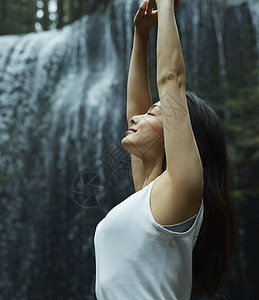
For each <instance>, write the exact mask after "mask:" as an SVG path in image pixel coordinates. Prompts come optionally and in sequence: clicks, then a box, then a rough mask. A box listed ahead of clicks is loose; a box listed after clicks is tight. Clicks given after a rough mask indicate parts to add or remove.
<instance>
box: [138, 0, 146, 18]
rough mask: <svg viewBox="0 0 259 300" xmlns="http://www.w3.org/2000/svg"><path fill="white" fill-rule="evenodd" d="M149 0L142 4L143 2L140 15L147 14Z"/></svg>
mask: <svg viewBox="0 0 259 300" xmlns="http://www.w3.org/2000/svg"><path fill="white" fill-rule="evenodd" d="M147 2H148V1H147V0H146V1H144V2H143V3H142V4H141V6H140V8H139V10H138V15H139V16H140V17H143V16H144V14H145V11H146V9H147V4H148V3H147Z"/></svg>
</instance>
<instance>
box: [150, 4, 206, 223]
mask: <svg viewBox="0 0 259 300" xmlns="http://www.w3.org/2000/svg"><path fill="white" fill-rule="evenodd" d="M175 5H176V3H175V1H174V0H156V3H155V2H154V0H150V1H149V7H148V11H151V9H152V8H154V7H157V11H158V36H157V87H158V93H159V97H160V102H161V106H162V115H163V128H164V143H165V153H166V160H167V169H166V172H167V175H168V178H169V181H170V182H171V184H170V186H171V187H172V198H173V199H175V200H174V201H175V208H177V207H178V208H179V209H175V210H174V211H175V212H176V213H178V214H184V211H185V209H184V207H186V206H190V205H191V206H193V211H196V208H198V207H199V206H200V202H201V197H202V194H203V169H202V163H201V159H200V155H199V151H198V147H197V145H196V141H195V137H194V134H193V130H192V126H191V121H190V116H189V111H188V107H187V101H186V86H185V80H186V76H185V67H184V60H183V54H182V49H181V44H180V39H179V34H178V28H177V24H176V19H175V13H174V8H175ZM184 203H185V204H184ZM180 207H181V209H180ZM172 219H173V218H172Z"/></svg>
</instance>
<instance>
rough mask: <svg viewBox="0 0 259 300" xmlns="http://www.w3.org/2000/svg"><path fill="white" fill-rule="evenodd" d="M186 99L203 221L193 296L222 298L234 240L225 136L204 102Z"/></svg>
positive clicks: (195, 257)
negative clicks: (199, 176) (199, 166)
mask: <svg viewBox="0 0 259 300" xmlns="http://www.w3.org/2000/svg"><path fill="white" fill-rule="evenodd" d="M186 98H187V105H188V110H189V114H190V119H191V124H192V129H193V132H194V136H195V139H196V143H197V146H198V149H199V153H200V157H201V161H202V165H203V174H204V194H203V203H204V217H203V222H202V225H201V229H200V233H199V236H198V238H197V241H196V244H195V247H194V249H193V284H192V295H193V296H200V295H207V296H208V297H215V296H216V297H217V296H223V295H224V292H225V282H226V278H227V275H228V273H231V274H232V275H234V271H233V268H232V255H233V250H234V247H235V243H236V237H237V233H236V232H237V229H236V228H237V226H236V212H235V208H234V203H233V199H232V197H231V180H230V171H229V162H228V155H227V148H226V140H225V134H224V130H223V126H222V122H221V119H220V118H219V117H218V116H217V114H216V113H215V112H214V110H213V109H212V108H211V107H210V106H208V105H207V104H206V103H205V101H203V100H202V99H200V98H198V97H197V96H196V95H195V94H194V93H193V92H189V91H187V92H186ZM165 167H166V159H165V160H164V163H163V169H165ZM234 278H235V275H234Z"/></svg>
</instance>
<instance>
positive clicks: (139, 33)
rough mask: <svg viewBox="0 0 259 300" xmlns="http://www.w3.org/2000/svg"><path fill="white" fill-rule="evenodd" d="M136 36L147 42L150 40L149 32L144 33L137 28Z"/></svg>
mask: <svg viewBox="0 0 259 300" xmlns="http://www.w3.org/2000/svg"><path fill="white" fill-rule="evenodd" d="M134 35H135V36H137V37H139V38H141V39H143V40H145V41H148V40H149V32H145V31H142V30H140V29H138V28H137V27H135V30H134Z"/></svg>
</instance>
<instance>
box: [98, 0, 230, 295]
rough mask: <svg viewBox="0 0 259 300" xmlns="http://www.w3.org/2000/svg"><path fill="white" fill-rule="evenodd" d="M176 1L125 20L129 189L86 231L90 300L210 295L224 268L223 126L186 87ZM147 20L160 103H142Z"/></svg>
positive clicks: (147, 97) (149, 4)
mask: <svg viewBox="0 0 259 300" xmlns="http://www.w3.org/2000/svg"><path fill="white" fill-rule="evenodd" d="M178 4H179V1H174V0H156V1H154V0H149V1H144V3H143V4H142V5H141V6H140V8H139V10H138V12H137V14H136V16H135V19H134V22H135V33H134V43H133V52H132V58H131V63H130V70H129V77H128V88H127V120H128V126H129V130H128V131H127V133H126V136H125V137H124V138H123V140H122V145H123V147H124V149H125V150H126V151H128V152H129V153H130V154H131V161H132V173H133V180H134V186H135V190H136V193H134V194H133V195H131V196H130V197H128V198H127V199H126V200H124V201H123V202H121V203H120V204H119V205H117V206H116V207H115V208H113V209H112V210H111V211H110V212H109V213H108V214H107V216H106V217H105V218H104V219H103V220H102V221H101V222H100V223H99V224H98V226H97V228H96V234H95V250H96V295H97V299H98V300H101V299H104V300H110V299H112V300H115V299H118V300H126V299H129V300H133V299H136V300H137V299H141V300H151V299H154V300H159V299H163V300H173V299H178V300H187V299H190V297H191V294H193V295H203V294H206V295H208V296H214V295H217V294H219V292H220V291H221V288H222V285H223V284H224V281H225V279H226V275H227V273H228V271H229V270H230V269H231V255H232V251H233V245H234V233H235V224H234V212H233V205H232V201H231V197H230V194H229V175H228V161H227V152H226V144H225V139H224V133H223V129H222V125H221V122H220V120H219V118H218V117H217V116H216V114H215V112H214V111H213V110H212V109H211V108H210V107H208V106H207V105H206V104H205V102H204V101H202V100H201V99H199V98H198V97H197V96H195V94H193V93H190V92H186V89H185V79H186V76H185V68H184V61H183V55H182V51H181V45H180V41H179V35H178V29H177V25H176V20H175V15H174V11H175V9H176V7H177V6H178ZM153 9H156V10H153ZM157 20H158V36H157V87H158V93H159V98H160V101H158V102H156V103H155V105H152V100H151V99H152V98H151V93H150V88H149V79H148V67H147V45H148V40H149V32H150V30H151V28H152V27H153V26H154V25H155V24H156V23H157Z"/></svg>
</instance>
